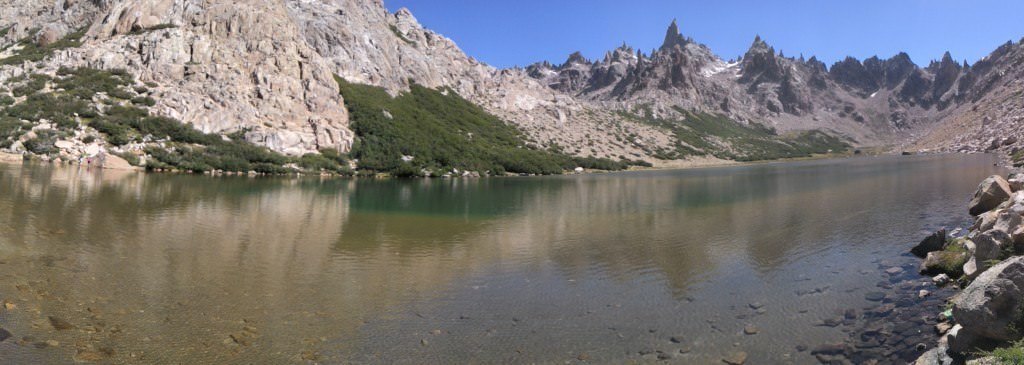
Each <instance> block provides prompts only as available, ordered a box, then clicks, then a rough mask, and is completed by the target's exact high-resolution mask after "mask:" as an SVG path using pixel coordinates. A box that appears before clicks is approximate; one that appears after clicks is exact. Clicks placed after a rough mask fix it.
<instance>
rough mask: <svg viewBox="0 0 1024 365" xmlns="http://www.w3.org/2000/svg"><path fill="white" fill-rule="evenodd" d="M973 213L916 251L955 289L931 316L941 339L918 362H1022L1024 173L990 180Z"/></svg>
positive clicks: (925, 267)
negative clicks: (967, 223) (965, 223)
mask: <svg viewBox="0 0 1024 365" xmlns="http://www.w3.org/2000/svg"><path fill="white" fill-rule="evenodd" d="M968 211H969V213H970V215H971V216H972V217H974V224H973V225H971V226H970V227H968V228H957V229H955V230H954V231H952V232H951V233H950V234H947V233H946V231H945V230H944V229H943V230H940V231H938V232H936V233H934V234H933V235H930V236H928V237H926V238H925V239H924V240H922V241H921V242H920V243H919V244H918V245H917V246H915V247H914V248H913V249H912V250H911V252H912V253H913V254H914V255H916V256H918V257H920V258H923V259H924V261H923V262H922V263H921V267H920V273H921V274H924V275H929V276H932V282H933V283H935V284H936V285H940V286H943V285H944V286H946V292H948V294H947V295H946V297H947V298H946V300H945V304H944V305H943V306H942V307H941V308H939V309H938V310H937V311H935V312H934V313H932V314H931V315H930V317H931V319H933V320H934V321H935V322H936V323H935V325H934V328H935V333H937V334H938V335H939V339H938V341H937V343H936V344H935V346H934V347H933V348H932V349H930V350H928V351H927V352H925V353H924V354H922V355H921V356H919V357H918V358H917V359H916V361H915V362H914V364H917V365H948V364H978V365H983V364H1003V363H1017V362H1015V360H1014V359H1017V358H1016V357H1015V356H1016V355H1017V354H1016V352H1020V351H1019V350H1021V347H1020V342H1018V341H1020V340H1021V339H1022V337H1024V331H1021V329H1024V219H1022V214H1024V174H1021V173H1019V172H1015V173H1011V174H1009V176H1007V177H1005V178H1004V177H1003V176H999V175H994V176H991V177H989V178H987V179H985V180H984V181H983V182H982V183H981V184H980V185H979V186H978V189H977V191H976V192H975V194H974V196H973V198H972V199H971V202H970V204H969V209H968ZM1022 353H1024V352H1022Z"/></svg>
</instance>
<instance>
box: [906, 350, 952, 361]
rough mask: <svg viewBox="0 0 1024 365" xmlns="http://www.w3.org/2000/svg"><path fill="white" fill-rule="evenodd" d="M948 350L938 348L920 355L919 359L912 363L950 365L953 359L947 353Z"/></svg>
mask: <svg viewBox="0 0 1024 365" xmlns="http://www.w3.org/2000/svg"><path fill="white" fill-rule="evenodd" d="M948 350H949V349H948V348H946V347H944V346H939V347H936V348H933V349H931V350H928V351H927V352H925V353H923V354H921V357H918V358H917V361H914V365H950V364H953V358H952V357H950V356H949V354H948V353H947V351H948Z"/></svg>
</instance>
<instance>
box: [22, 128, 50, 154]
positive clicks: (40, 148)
mask: <svg viewBox="0 0 1024 365" xmlns="http://www.w3.org/2000/svg"><path fill="white" fill-rule="evenodd" d="M56 142H57V135H56V133H54V132H53V131H49V130H47V131H39V132H37V133H36V137H35V138H31V139H28V140H26V141H25V142H24V145H25V149H26V150H28V151H29V152H32V153H35V154H37V155H46V154H50V153H54V152H57V148H56V147H54V143H56Z"/></svg>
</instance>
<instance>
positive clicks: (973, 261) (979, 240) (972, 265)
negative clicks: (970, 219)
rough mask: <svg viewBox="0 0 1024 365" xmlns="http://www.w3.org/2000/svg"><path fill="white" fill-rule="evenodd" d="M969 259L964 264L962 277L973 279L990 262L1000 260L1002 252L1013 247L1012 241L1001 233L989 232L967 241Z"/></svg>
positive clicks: (986, 267) (987, 266)
mask: <svg viewBox="0 0 1024 365" xmlns="http://www.w3.org/2000/svg"><path fill="white" fill-rule="evenodd" d="M965 246H966V247H967V251H968V252H970V254H971V258H970V259H969V260H968V261H967V263H966V264H964V275H966V276H967V277H968V278H974V277H977V276H978V275H980V274H981V273H982V272H984V271H985V270H986V269H988V268H989V266H990V262H991V261H993V260H998V259H1000V258H1002V256H1003V253H1004V250H1009V249H1010V248H1011V247H1012V246H1013V239H1012V238H1010V235H1009V234H1007V233H1006V232H1003V231H997V230H989V231H987V232H985V233H982V234H979V235H977V236H976V237H974V238H972V239H969V240H967V242H966V244H965Z"/></svg>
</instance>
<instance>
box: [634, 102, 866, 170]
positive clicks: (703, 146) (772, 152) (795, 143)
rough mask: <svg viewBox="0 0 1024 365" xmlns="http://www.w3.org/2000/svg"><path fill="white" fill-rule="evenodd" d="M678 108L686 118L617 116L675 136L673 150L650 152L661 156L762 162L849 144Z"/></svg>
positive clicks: (645, 113) (842, 148)
mask: <svg viewBox="0 0 1024 365" xmlns="http://www.w3.org/2000/svg"><path fill="white" fill-rule="evenodd" d="M641 109H643V108H641ZM677 111H678V112H680V113H681V114H682V115H684V116H685V117H684V118H683V119H681V120H675V119H662V118H654V117H650V115H652V113H651V112H650V111H649V110H640V111H639V113H627V112H622V113H620V115H622V116H623V117H625V118H628V119H631V120H634V121H638V122H641V123H645V124H649V125H653V126H656V127H660V128H664V129H667V130H669V131H671V132H672V133H673V134H674V135H675V137H676V139H677V141H678V142H679V143H677V144H676V146H675V149H673V150H664V149H663V150H658V151H652V152H653V153H654V156H655V157H658V158H661V159H678V158H685V157H687V156H703V155H712V156H715V157H718V158H722V159H727V160H736V161H761V160H774V159H780V158H794V157H809V156H811V155H813V154H823V153H828V152H830V151H833V152H839V151H845V150H847V149H848V148H849V147H850V145H849V144H848V143H846V142H844V141H843V140H841V139H839V138H837V137H834V136H831V135H828V134H826V133H824V132H821V131H818V130H812V131H805V132H800V133H796V134H791V135H778V134H777V133H776V132H775V131H774V130H772V129H769V128H766V127H764V126H761V125H759V124H751V125H744V124H740V123H737V122H735V121H733V120H731V119H729V118H727V117H725V116H721V115H714V114H707V113H694V112H690V111H686V110H682V109H677Z"/></svg>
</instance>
